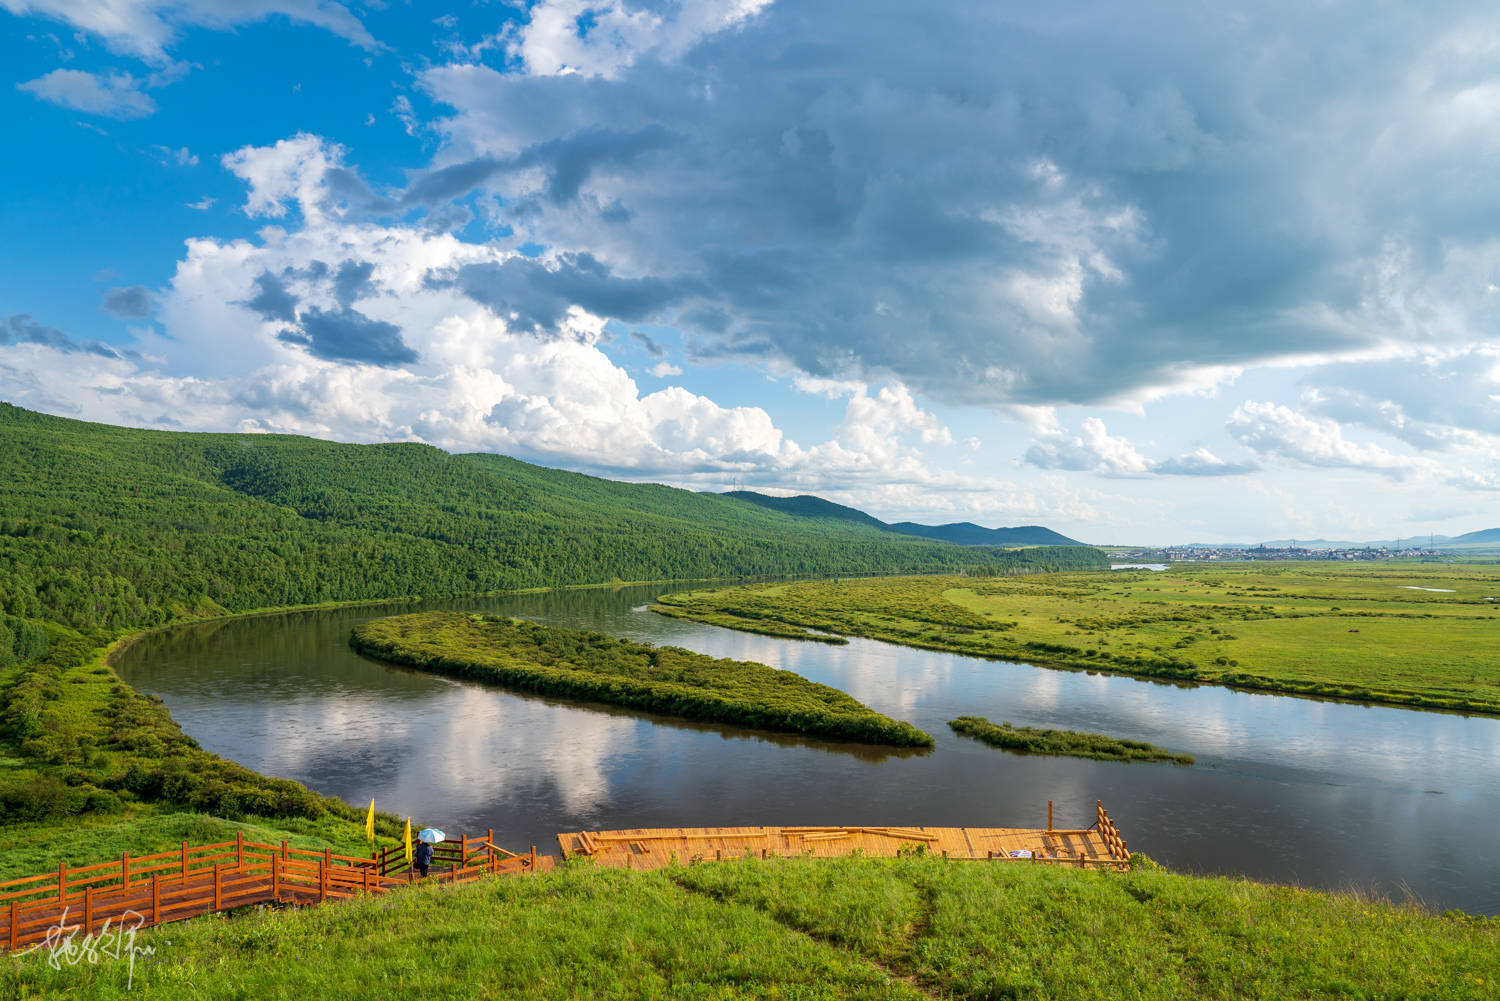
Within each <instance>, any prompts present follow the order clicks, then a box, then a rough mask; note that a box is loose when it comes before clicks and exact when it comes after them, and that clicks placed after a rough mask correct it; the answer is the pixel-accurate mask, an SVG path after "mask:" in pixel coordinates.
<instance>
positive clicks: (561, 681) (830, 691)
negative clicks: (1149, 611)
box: [350, 612, 933, 747]
mask: <svg viewBox="0 0 1500 1001" xmlns="http://www.w3.org/2000/svg"><path fill="white" fill-rule="evenodd" d="M350 643H351V645H353V647H354V648H355V649H356V650H358V651H359V652H360V653H363V654H366V655H368V656H371V657H375V658H377V659H379V660H385V661H389V662H391V663H394V664H403V665H406V666H408V667H415V668H419V669H421V670H424V671H434V672H437V673H439V674H447V675H451V676H454V677H460V678H470V679H473V680H476V681H486V682H491V683H493V684H498V685H504V686H506V687H508V688H516V689H519V690H521V691H527V692H539V693H541V694H544V695H558V696H562V697H564V698H573V699H589V700H592V701H597V702H607V703H610V704H612V705H621V706H628V707H630V708H632V709H641V710H645V711H648V712H658V713H665V714H668V715H672V716H683V717H686V718H689V719H707V720H714V721H717V722H720V723H735V724H738V725H740V726H748V727H753V728H756V729H761V730H776V731H781V732H785V733H802V734H808V735H810V736H815V737H826V738H830V739H832V740H855V741H861V742H864V743H869V744H890V745H894V746H897V747H931V746H932V743H933V740H932V737H931V736H929V735H928V734H925V733H923V732H922V731H921V730H918V729H917V728H916V727H914V726H912V725H911V724H910V723H902V722H899V721H897V720H893V719H891V718H890V717H889V716H882V715H881V714H880V713H877V712H875V711H874V710H873V709H871V708H869V707H868V706H866V705H864V704H863V703H862V702H859V701H858V700H857V699H855V698H853V697H852V696H850V695H847V694H845V693H844V692H841V691H839V690H838V689H837V688H831V687H829V686H828V685H820V684H818V683H817V682H814V681H809V680H807V679H806V678H804V677H802V676H801V675H800V674H796V673H794V672H792V671H778V670H776V669H775V668H773V667H768V666H767V665H765V664H757V663H754V662H752V661H742V660H727V659H723V658H719V657H709V656H707V655H705V654H701V653H694V652H692V651H691V650H684V649H682V648H680V647H670V646H668V647H657V646H652V645H651V644H649V643H636V642H634V641H632V640H625V639H616V638H615V637H613V636H606V635H605V634H603V633H598V632H585V631H582V630H578V629H564V628H561V627H558V626H546V625H542V624H541V623H537V622H527V621H525V620H522V619H511V618H506V617H504V616H497V615H475V614H468V613H464V612H417V613H415V614H412V615H393V616H389V617H387V618H383V619H375V620H373V621H370V622H362V623H360V624H359V625H358V626H355V627H354V633H353V635H352V636H351V637H350Z"/></svg>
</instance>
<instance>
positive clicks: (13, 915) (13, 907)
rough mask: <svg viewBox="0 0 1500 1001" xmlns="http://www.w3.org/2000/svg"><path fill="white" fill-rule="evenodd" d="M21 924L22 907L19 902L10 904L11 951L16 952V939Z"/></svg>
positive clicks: (13, 901)
mask: <svg viewBox="0 0 1500 1001" xmlns="http://www.w3.org/2000/svg"><path fill="white" fill-rule="evenodd" d="M20 924H21V905H20V902H19V901H15V900H12V901H11V902H10V951H11V952H15V951H16V937H17V932H18V931H19V930H20Z"/></svg>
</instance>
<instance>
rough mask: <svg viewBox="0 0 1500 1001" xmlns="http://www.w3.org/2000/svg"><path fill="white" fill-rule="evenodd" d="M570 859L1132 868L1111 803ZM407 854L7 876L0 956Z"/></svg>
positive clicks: (405, 866)
mask: <svg viewBox="0 0 1500 1001" xmlns="http://www.w3.org/2000/svg"><path fill="white" fill-rule="evenodd" d="M557 842H558V845H559V846H560V847H561V848H562V854H563V858H565V859H568V858H580V857H582V858H591V859H593V860H594V863H595V864H596V865H603V866H614V867H619V868H631V869H660V868H664V867H666V866H669V865H672V864H673V863H674V862H675V863H678V864H683V865H686V864H690V863H694V862H703V861H714V860H728V859H737V858H744V857H745V856H746V855H749V856H751V857H753V858H767V857H770V856H785V855H813V856H817V857H820V858H832V857H837V856H842V855H853V854H854V853H855V852H862V853H863V854H865V855H869V856H872V857H879V858H889V857H893V856H895V855H898V854H900V853H901V852H903V851H919V852H923V853H925V854H930V855H933V856H940V857H942V858H949V859H959V860H963V859H973V860H991V859H992V860H997V861H998V860H1003V861H1006V862H1019V861H1025V862H1033V863H1043V864H1051V865H1065V866H1077V867H1079V868H1107V869H1119V870H1126V869H1129V868H1130V853H1129V852H1128V851H1127V850H1126V847H1125V842H1124V841H1123V840H1122V839H1121V838H1120V832H1119V831H1118V830H1117V829H1116V828H1115V825H1114V821H1112V820H1110V818H1109V814H1108V813H1106V812H1105V809H1104V805H1103V804H1102V803H1100V804H1096V812H1095V820H1094V824H1093V825H1092V826H1091V827H1089V828H1087V829H1085V830H1061V829H1054V828H1053V827H1052V804H1051V803H1048V804H1047V827H1046V828H1045V829H1040V828H1014V827H668V828H656V829H649V830H648V829H638V830H627V831H593V832H590V831H575V832H573V833H567V834H559V835H558V836H557ZM556 863H557V857H556V856H551V855H538V854H537V853H536V847H535V846H532V849H531V851H530V852H529V853H527V854H524V855H522V854H519V853H516V852H511V851H507V850H506V849H504V848H501V847H499V846H498V845H496V844H495V833H494V831H489V832H487V833H486V834H485V835H484V836H481V837H475V836H470V835H464V836H463V837H461V838H456V839H455V838H449V839H448V840H447V841H444V842H442V843H441V844H438V845H437V846H435V852H434V857H433V867H432V872H431V875H430V876H429V877H428V880H429V881H437V882H442V883H464V882H469V881H472V880H476V879H480V878H482V877H485V876H502V875H525V874H530V873H536V872H546V871H548V870H550V869H551V868H553V866H554V865H555V864H556ZM417 881H418V880H416V879H415V878H414V874H413V873H412V871H411V866H410V864H409V863H407V862H406V858H405V850H404V848H403V847H402V846H394V847H391V848H387V849H386V850H384V851H374V852H371V853H370V857H369V858H363V857H358V856H351V855H336V854H334V853H333V852H331V851H328V850H324V851H309V850H307V849H301V848H292V847H289V846H288V844H287V843H286V842H285V841H283V842H281V844H279V845H269V844H259V843H257V842H252V841H246V840H245V838H244V835H237V836H236V838H235V840H234V841H225V842H221V843H219V844H212V845H198V846H196V847H190V846H189V845H188V843H187V842H183V843H182V844H181V846H180V847H179V848H178V849H176V850H174V851H170V852H161V853H159V854H155V855H142V856H132V855H130V854H129V853H125V854H123V855H121V857H120V860H119V861H118V862H103V863H99V864H97V865H88V866H76V867H71V866H69V865H68V864H67V863H66V862H64V863H61V864H60V865H59V866H58V867H57V869H56V870H54V871H52V872H50V873H47V874H45V875H40V876H28V877H25V878H22V879H12V880H8V881H5V882H0V949H8V950H10V951H16V950H17V949H23V948H26V947H28V946H34V945H38V944H42V943H48V942H52V943H55V942H58V941H59V940H60V939H62V938H66V937H67V936H69V935H93V934H105V933H109V932H115V933H117V934H118V933H120V932H124V931H132V930H134V929H137V928H150V927H154V926H156V925H162V924H167V923H168V922H171V921H182V920H185V919H187V918H192V917H197V916H199V915H201V914H211V913H214V912H218V911H228V910H233V909H235V908H238V907H246V906H251V905H256V904H273V905H275V904H318V903H322V902H324V901H329V900H347V899H349V898H351V897H355V896H359V895H361V894H380V893H388V892H390V891H391V890H394V889H398V888H401V887H405V886H409V885H411V884H412V883H413V882H417Z"/></svg>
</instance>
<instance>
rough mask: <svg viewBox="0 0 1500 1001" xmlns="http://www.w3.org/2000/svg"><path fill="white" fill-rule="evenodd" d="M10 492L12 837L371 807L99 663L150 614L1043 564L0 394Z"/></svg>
mask: <svg viewBox="0 0 1500 1001" xmlns="http://www.w3.org/2000/svg"><path fill="white" fill-rule="evenodd" d="M0 485H3V486H0V827H7V828H8V827H12V826H14V825H20V824H26V825H32V826H31V827H30V828H28V829H30V830H33V831H39V830H49V829H51V828H50V827H49V825H56V826H57V827H59V828H66V827H70V826H73V825H77V824H79V823H95V822H98V821H99V820H100V819H101V818H109V817H118V816H154V815H155V814H156V813H158V812H160V811H162V810H168V811H170V810H182V811H189V812H192V813H208V814H212V815H216V816H220V817H227V818H232V819H238V818H246V817H256V818H270V819H273V820H277V821H278V822H286V823H291V822H292V821H294V820H295V821H296V822H297V823H298V824H303V823H304V822H306V823H312V824H314V825H324V826H325V827H328V828H329V829H328V830H327V831H326V833H328V834H329V835H330V836H334V837H340V836H342V835H340V834H339V833H338V830H339V825H341V824H342V825H346V826H348V825H351V824H352V823H353V822H357V820H358V819H359V814H358V813H357V811H356V810H354V809H353V808H351V807H349V806H348V805H347V804H343V803H339V802H337V801H334V800H330V799H327V798H324V797H320V796H315V795H313V794H311V793H309V792H308V791H307V790H306V789H304V788H302V787H301V786H299V785H297V784H295V783H290V782H280V781H277V780H274V779H268V778H266V777H265V776H260V775H256V774H255V773H253V772H251V771H250V770H248V769H245V768H241V767H239V766H238V765H234V764H233V763H231V762H227V761H223V760H222V759H219V758H217V757H214V756H213V755H210V754H207V753H205V752H203V751H202V750H201V749H200V748H198V746H197V745H196V743H194V742H193V741H192V740H191V739H189V738H187V737H185V736H184V735H183V734H182V733H181V731H180V730H179V729H178V728H177V726H176V724H175V722H173V721H172V719H171V717H170V716H169V715H168V713H167V712H166V709H165V708H164V707H163V706H162V705H161V704H160V702H158V701H156V700H153V699H150V698H148V697H146V696H143V695H140V694H139V693H137V692H135V691H133V690H131V689H130V688H129V687H128V686H125V685H122V684H121V683H120V681H119V679H118V678H117V677H116V676H115V675H114V673H113V672H112V671H111V670H110V668H109V667H108V665H107V664H105V663H104V662H103V661H102V659H101V655H102V654H103V651H104V649H105V647H106V646H107V645H108V644H110V643H111V642H113V641H115V640H117V639H119V638H121V637H122V636H126V635H128V634H130V633H132V632H133V631H136V630H139V629H141V628H143V627H150V626H157V625H162V624H166V623H171V622H176V621H184V620H188V619H194V618H202V617H207V616H216V615H223V614H225V613H236V612H245V611H250V610H255V609H263V608H273V607H286V606H295V605H306V604H316V603H322V602H342V601H358V600H371V599H382V598H399V597H405V596H412V595H421V596H438V595H448V594H458V593H475V592H483V591H493V590H501V589H511V588H526V587H543V586H552V585H561V584H591V583H604V582H609V581H612V580H617V579H626V580H631V579H635V580H644V579H652V580H664V579H681V578H694V577H736V576H746V575H760V574H786V573H814V572H840V573H844V572H848V573H869V572H892V571H898V570H905V571H910V570H918V569H941V568H963V567H966V568H972V569H975V570H980V571H983V572H987V573H993V572H1010V571H1012V570H1032V569H1046V568H1047V566H1048V564H1047V563H1046V560H1047V557H1046V555H1045V553H1042V554H1040V555H1038V551H1029V552H1028V553H1026V554H1025V555H1024V556H1019V555H1018V554H1014V553H1011V552H1009V551H1006V550H1002V549H985V550H975V549H966V548H961V547H958V546H951V545H944V544H940V543H932V542H928V541H925V540H921V539H913V538H908V537H903V536H897V535H892V534H891V533H889V532H885V531H881V530H878V529H875V528H870V527H867V526H861V525H856V524H850V523H848V522H844V521H839V520H836V519H819V518H805V517H797V516H793V515H788V514H784V513H780V512H776V511H768V510H765V509H764V508H760V507H757V506H755V505H753V504H748V503H745V502H743V501H737V500H734V499H732V498H725V497H718V496H710V495H703V494H695V493H691V492H689V491H684V490H674V489H670V488H667V487H661V486H651V485H638V484H625V483H615V482H611V481H609V480H603V479H598V478H596V477H590V476H582V475H578V474H573V473H565V472H561V471H559V470H554V469H545V468H542V467H539V466H532V465H529V464H527V463H524V462H518V461H515V460H512V459H507V458H504V457H502V456H494V455H449V454H448V453H446V452H443V451H441V450H439V449H435V448H431V447H428V446H424V445H416V444H390V445H342V444H337V443H334V442H326V441H318V440H315V439H310V438H301V437H292V436H283V435H238V434H183V433H174V432H162V431H140V430H132V429H128V428H118V427H110V426H108V425H101V424H87V423H83V422H80V421H73V420H67V419H64V418H58V417H49V416H46V415H44V414H38V413H34V412H31V411H27V410H23V409H20V408H18V407H13V406H10V405H8V404H4V403H0ZM1056 559H1057V560H1058V561H1059V563H1058V565H1075V566H1076V565H1080V563H1079V562H1077V561H1083V565H1087V563H1088V561H1090V560H1101V559H1102V556H1101V555H1100V554H1099V553H1098V552H1097V551H1096V550H1091V549H1083V550H1079V549H1075V550H1070V551H1066V554H1065V555H1063V556H1058V557H1056ZM1070 561H1072V562H1070ZM394 824H395V821H394V818H382V820H381V822H380V828H381V830H382V832H383V833H386V834H390V833H394ZM153 847H157V846H153Z"/></svg>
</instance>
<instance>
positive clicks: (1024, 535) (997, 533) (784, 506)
mask: <svg viewBox="0 0 1500 1001" xmlns="http://www.w3.org/2000/svg"><path fill="white" fill-rule="evenodd" d="M725 496H728V497H735V498H738V499H739V500H742V501H746V502H748V503H750V504H756V505H759V506H760V507H765V508H770V509H771V510H773V511H780V512H782V513H783V514H791V515H797V516H800V517H803V518H837V519H839V520H841V521H854V522H858V523H859V524H861V525H869V526H871V527H873V528H883V529H885V530H886V531H888V532H895V533H896V534H898V535H915V536H919V537H921V538H924V539H936V540H938V541H940V542H952V543H954V544H956V545H960V546H1082V545H1087V543H1083V542H1079V541H1077V540H1076V539H1070V538H1068V537H1067V536H1066V535H1061V534H1059V533H1057V532H1054V531H1052V529H1050V528H1043V527H1042V526H1041V525H1022V526H1020V527H1018V528H985V527H984V526H983V525H976V524H974V523H973V522H968V521H960V522H955V523H954V524H951V525H918V524H917V523H916V522H911V521H902V522H898V523H896V524H894V525H890V524H887V523H885V522H883V521H881V520H880V519H879V518H875V517H872V516H871V515H868V514H866V513H865V512H863V511H861V510H859V509H858V508H852V507H846V506H844V505H843V504H835V503H834V502H833V501H829V500H824V499H823V498H821V497H814V496H813V495H811V494H800V495H798V496H796V497H772V496H770V495H768V494H760V493H756V492H755V491H753V490H731V491H729V492H728V493H727V494H726V495H725Z"/></svg>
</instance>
